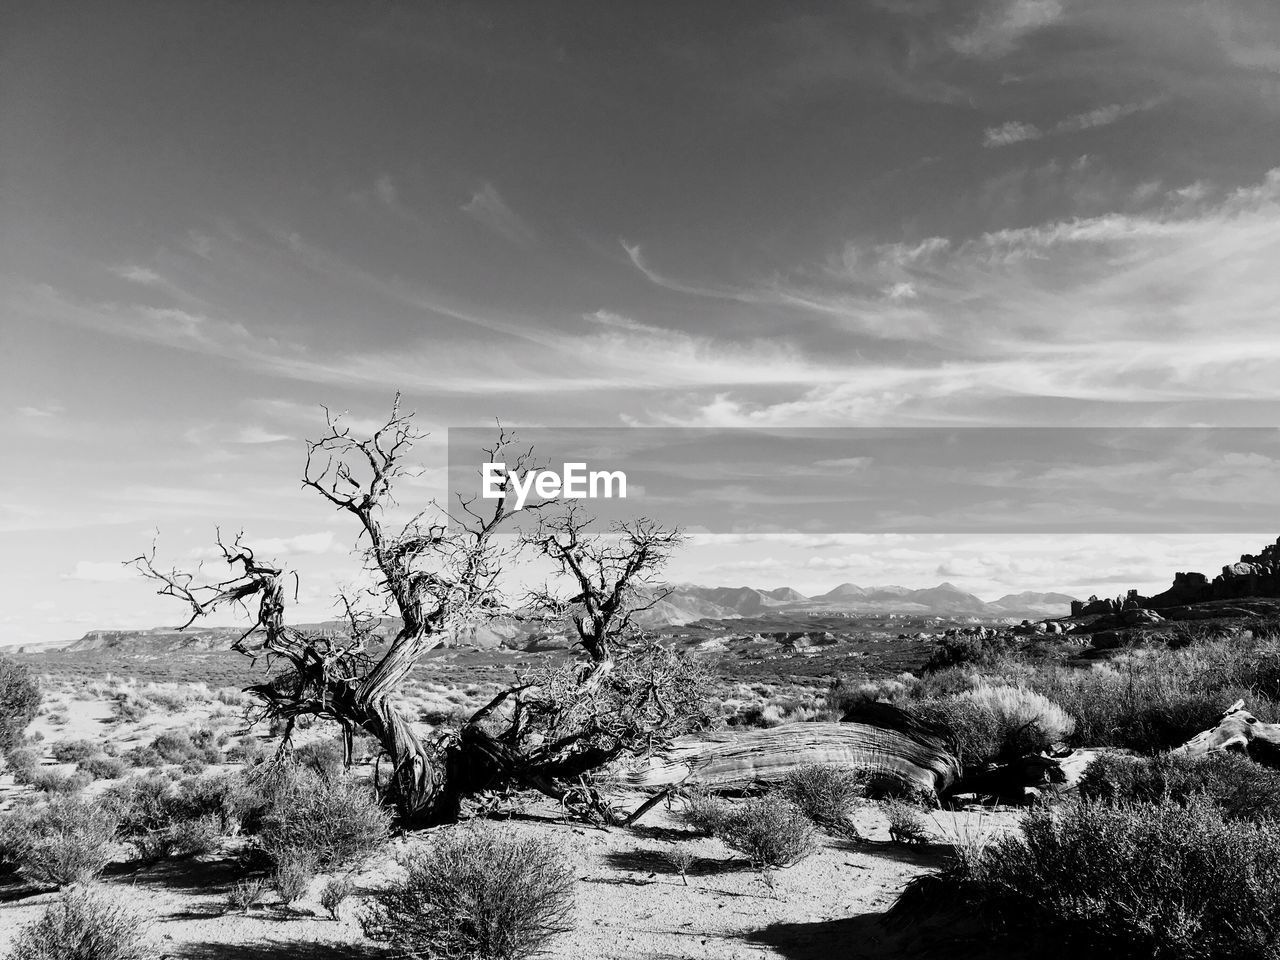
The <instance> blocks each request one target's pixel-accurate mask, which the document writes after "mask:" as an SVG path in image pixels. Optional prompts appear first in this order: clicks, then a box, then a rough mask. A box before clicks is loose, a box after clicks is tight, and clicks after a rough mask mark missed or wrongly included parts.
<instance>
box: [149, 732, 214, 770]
mask: <svg viewBox="0 0 1280 960" xmlns="http://www.w3.org/2000/svg"><path fill="white" fill-rule="evenodd" d="M151 749H152V750H154V751H155V752H156V753H158V754H159V755H160V758H161V759H162V760H163V761H164V762H165V763H184V762H186V761H187V760H191V759H194V758H196V757H200V756H202V752H201V749H200V748H199V747H198V746H196V744H194V743H192V741H191V735H190V734H189V733H187V732H186V731H185V730H168V731H165V732H164V733H162V734H160V735H159V736H158V737H156V738H155V739H154V740H152V741H151Z"/></svg>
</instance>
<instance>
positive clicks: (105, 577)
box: [62, 560, 138, 583]
mask: <svg viewBox="0 0 1280 960" xmlns="http://www.w3.org/2000/svg"><path fill="white" fill-rule="evenodd" d="M137 577H138V571H137V570H135V569H134V568H133V567H131V566H129V565H128V564H126V563H119V562H117V561H111V560H105V561H98V560H78V561H76V565H75V567H74V569H72V571H71V572H70V573H64V574H63V575H62V579H64V580H84V581H88V582H90V583H120V582H121V581H124V580H134V579H137Z"/></svg>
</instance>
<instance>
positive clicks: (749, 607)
mask: <svg viewBox="0 0 1280 960" xmlns="http://www.w3.org/2000/svg"><path fill="white" fill-rule="evenodd" d="M663 589H664V590H665V595H664V596H662V597H661V599H659V600H657V602H656V603H654V604H653V606H652V607H650V608H649V609H648V610H645V611H643V612H642V613H640V614H639V615H638V616H637V618H636V619H637V622H638V623H640V624H641V625H643V626H646V627H662V626H679V625H682V624H686V623H694V622H695V621H698V620H732V619H738V618H743V617H758V616H761V615H766V614H788V613H794V614H795V615H796V616H798V617H799V616H807V615H809V614H815V613H834V614H866V615H868V616H874V615H880V614H889V613H897V614H911V615H915V616H926V617H932V616H949V617H976V618H985V619H989V620H999V619H1003V618H1006V617H1013V618H1016V619H1024V618H1025V619H1041V618H1044V617H1062V616H1066V615H1067V614H1068V613H1069V612H1070V610H1071V601H1072V599H1073V598H1072V597H1069V596H1067V595H1066V594H1062V593H1033V592H1031V591H1027V592H1024V593H1016V594H1009V595H1007V596H1004V597H1001V598H1000V599H999V600H994V601H992V602H990V603H986V602H984V601H982V600H980V599H979V598H978V597H975V596H974V595H973V594H971V593H966V592H965V591H963V590H961V589H960V588H959V587H957V586H956V585H955V584H952V583H940V584H938V585H937V586H936V587H925V588H923V589H918V590H913V589H910V588H907V587H900V586H896V585H887V586H878V587H861V586H858V585H857V584H855V583H842V584H840V585H839V586H838V587H835V588H834V589H832V590H828V591H827V592H826V593H823V594H819V595H818V596H814V597H806V596H805V595H804V594H803V593H801V592H800V591H798V590H794V589H792V588H791V587H775V588H773V589H771V590H757V589H755V588H754V587H704V586H700V585H698V584H693V583H677V584H670V585H668V586H667V587H665V588H663ZM655 595H656V594H655ZM345 626H346V625H345V623H343V622H342V621H340V620H328V621H323V622H320V623H310V624H300V625H299V627H298V628H299V629H303V630H311V631H315V632H318V633H325V632H328V633H335V634H342V633H344V632H345ZM398 628H399V621H398V620H394V619H388V620H384V621H383V622H382V624H381V625H380V627H379V631H378V632H379V634H380V635H381V636H383V637H389V636H391V635H392V634H393V633H394V632H395V631H396V630H397V629H398ZM243 629H244V628H243V627H203V626H193V627H189V628H188V629H186V630H182V631H179V630H177V629H175V628H172V627H156V628H154V629H151V630H91V631H89V632H88V633H86V634H85V635H84V636H83V637H81V638H80V639H79V640H76V641H74V642H73V643H71V644H70V645H69V646H66V647H64V648H63V650H64V651H65V652H67V653H94V652H111V653H129V654H141V655H155V654H163V653H170V652H173V651H178V650H194V651H202V650H226V649H228V648H229V647H230V646H231V644H233V643H234V642H235V641H236V639H237V638H239V636H240V635H241V633H242V632H243ZM563 633H564V631H563V630H561V629H559V628H557V627H555V626H551V625H547V624H541V623H537V622H531V621H529V620H525V619H521V618H517V617H502V618H499V619H497V620H492V621H489V622H487V623H483V624H477V625H475V626H468V627H464V628H461V629H460V630H459V631H458V634H457V637H456V639H457V641H458V642H459V643H461V644H464V645H468V646H479V647H497V646H501V647H506V648H509V649H533V648H534V647H536V646H537V645H538V644H540V643H544V642H551V643H553V644H558V645H559V646H563V640H562V638H561V639H557V637H561V635H562V634H563ZM32 652H34V651H32Z"/></svg>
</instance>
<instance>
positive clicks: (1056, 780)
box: [952, 747, 1125, 801]
mask: <svg viewBox="0 0 1280 960" xmlns="http://www.w3.org/2000/svg"><path fill="white" fill-rule="evenodd" d="M1117 752H1121V753H1123V752H1125V751H1117V750H1115V749H1113V748H1109V747H1102V748H1099V749H1092V748H1080V749H1076V750H1066V751H1063V752H1061V753H1030V754H1027V755H1026V756H1024V757H1019V758H1018V759H1017V760H1015V761H1013V762H1012V763H1000V764H995V763H993V764H989V765H987V766H986V767H984V768H982V769H980V770H971V771H967V772H966V773H965V776H964V778H963V779H962V780H961V782H960V783H959V784H958V785H957V786H956V789H955V793H954V794H953V795H952V799H953V800H958V801H963V800H964V799H965V798H966V797H972V798H975V799H981V798H996V799H1016V800H1025V799H1027V798H1028V797H1037V796H1042V795H1044V794H1045V793H1056V794H1063V793H1069V792H1071V791H1072V790H1074V789H1075V788H1076V787H1078V786H1079V785H1080V778H1081V777H1083V776H1084V773H1085V771H1086V770H1088V769H1089V765H1090V764H1091V763H1093V761H1094V760H1096V759H1097V758H1098V757H1100V756H1102V755H1103V754H1105V753H1117Z"/></svg>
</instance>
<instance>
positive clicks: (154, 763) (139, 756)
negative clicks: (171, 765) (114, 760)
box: [120, 745, 164, 770]
mask: <svg viewBox="0 0 1280 960" xmlns="http://www.w3.org/2000/svg"><path fill="white" fill-rule="evenodd" d="M120 759H122V760H123V761H124V762H125V763H127V764H128V765H129V766H131V767H136V768H137V769H139V770H154V769H155V768H157V767H163V766H164V757H162V756H160V753H159V752H158V751H157V750H156V749H155V748H154V747H152V746H149V745H148V746H142V747H133V748H131V749H129V750H126V751H125V752H124V755H123V756H122V757H121V758H120Z"/></svg>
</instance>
